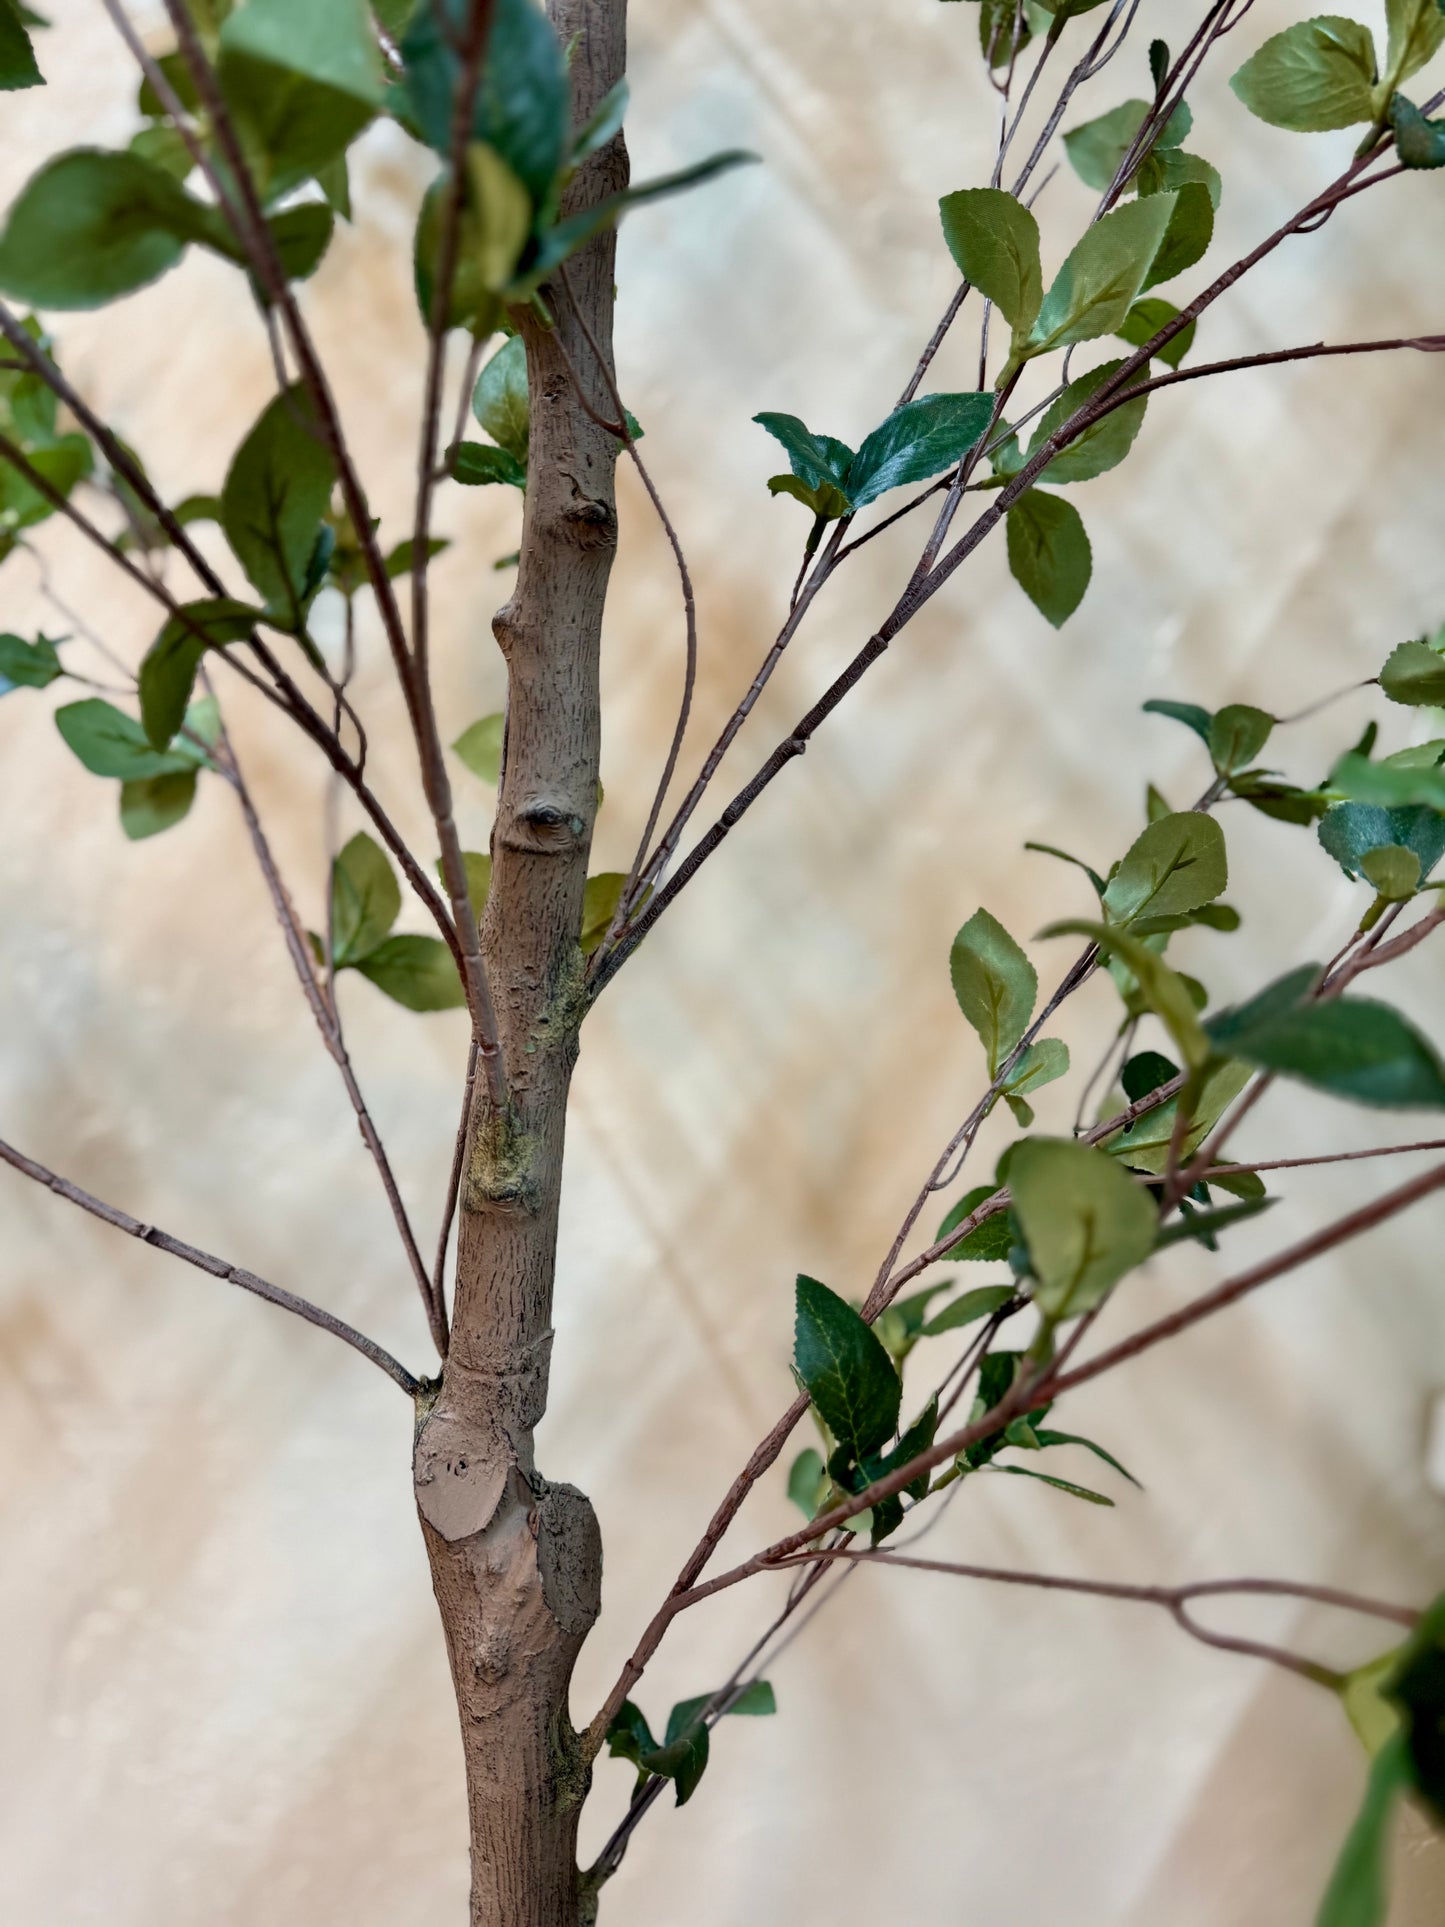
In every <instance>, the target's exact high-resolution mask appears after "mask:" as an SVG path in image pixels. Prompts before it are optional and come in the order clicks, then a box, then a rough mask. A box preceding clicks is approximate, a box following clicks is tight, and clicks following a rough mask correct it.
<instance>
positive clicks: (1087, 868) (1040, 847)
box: [1024, 838, 1104, 897]
mask: <svg viewBox="0 0 1445 1927" xmlns="http://www.w3.org/2000/svg"><path fill="white" fill-rule="evenodd" d="M1024 848H1025V849H1026V850H1037V851H1038V853H1039V855H1040V856H1052V857H1057V858H1058V860H1059V862H1060V863H1069V864H1072V865H1073V867H1074V868H1075V869H1076V870H1082V871H1083V873H1084V875H1085V876H1086V877H1087V878H1088V879H1089V881H1090V883H1092V884H1093V886H1094V893H1095V895H1096V896H1100V897H1102V896H1103V894H1104V879H1103V878H1102V877H1101V876H1100V875H1099V872H1098V871H1097V870H1096V869H1095V868H1094V866H1093V865H1092V864H1091V863H1085V862H1084V860H1083V858H1082V857H1077V856H1070V854H1069V852H1068V851H1067V850H1061V849H1060V848H1059V847H1058V845H1057V844H1055V843H1035V842H1034V841H1033V840H1032V838H1030V840H1029V841H1028V842H1027V843H1025V844H1024Z"/></svg>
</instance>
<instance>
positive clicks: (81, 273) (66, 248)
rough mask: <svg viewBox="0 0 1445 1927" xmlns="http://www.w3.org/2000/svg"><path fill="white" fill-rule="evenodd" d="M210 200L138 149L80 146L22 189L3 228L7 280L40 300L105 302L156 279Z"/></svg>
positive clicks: (43, 304) (0, 262) (3, 282)
mask: <svg viewBox="0 0 1445 1927" xmlns="http://www.w3.org/2000/svg"><path fill="white" fill-rule="evenodd" d="M204 226H205V220H204V210H203V209H201V208H200V207H199V206H198V204H197V203H196V202H194V201H192V200H191V198H190V197H189V195H187V193H186V192H185V190H184V188H182V187H181V186H180V184H179V182H177V181H176V180H175V178H174V177H173V176H172V175H170V174H168V173H167V172H166V171H165V169H164V168H162V167H156V166H154V165H153V164H152V163H151V162H149V161H145V160H142V159H141V157H140V156H139V155H138V154H110V153H105V152H103V151H101V150H100V149H98V148H88V147H80V148H75V149H74V150H72V151H71V152H70V153H68V154H61V155H58V156H57V157H56V159H54V160H53V161H47V162H46V163H45V165H44V166H43V167H42V168H41V169H40V170H39V172H38V173H36V174H33V175H32V176H31V177H30V179H29V181H28V182H27V183H26V185H25V186H24V187H23V188H22V189H21V191H20V196H19V199H18V200H17V201H15V203H14V204H13V205H12V207H11V209H10V215H9V219H8V220H7V222H6V225H5V232H4V234H3V235H0V288H4V289H5V291H6V293H8V294H12V295H17V296H18V297H19V298H20V299H21V300H23V301H27V302H30V303H32V304H33V305H34V306H35V307H37V308H100V307H103V306H104V305H105V303H106V302H108V301H114V300H116V299H117V298H118V297H119V296H120V295H124V294H130V293H132V292H133V291H134V290H135V289H136V288H143V287H145V286H146V285H147V284H148V283H149V282H152V281H156V280H159V278H160V276H161V275H163V274H164V273H165V272H166V271H167V269H169V268H173V267H174V266H175V265H176V263H177V262H178V261H179V260H180V258H181V256H182V254H184V253H185V249H186V243H187V241H190V240H196V239H199V238H201V233H202V230H203V228H204Z"/></svg>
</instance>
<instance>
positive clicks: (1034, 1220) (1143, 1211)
mask: <svg viewBox="0 0 1445 1927" xmlns="http://www.w3.org/2000/svg"><path fill="white" fill-rule="evenodd" d="M1009 1185H1010V1188H1011V1189H1012V1191H1013V1209H1014V1214H1015V1216H1016V1217H1017V1218H1018V1221H1019V1223H1020V1225H1021V1226H1022V1227H1023V1233H1024V1237H1025V1240H1026V1242H1027V1244H1028V1250H1029V1262H1030V1264H1031V1266H1032V1268H1033V1273H1034V1277H1035V1279H1036V1280H1037V1283H1036V1284H1035V1287H1034V1301H1035V1303H1036V1304H1037V1305H1038V1306H1039V1307H1040V1309H1041V1310H1042V1311H1043V1312H1044V1313H1045V1314H1046V1315H1047V1316H1048V1317H1049V1318H1051V1319H1062V1318H1076V1317H1078V1316H1079V1315H1080V1314H1081V1313H1083V1312H1086V1311H1091V1310H1092V1309H1093V1307H1094V1306H1095V1305H1097V1304H1100V1303H1101V1302H1102V1301H1103V1299H1104V1298H1105V1297H1106V1296H1107V1294H1108V1292H1109V1291H1110V1290H1111V1289H1112V1287H1113V1286H1114V1285H1115V1284H1116V1283H1117V1282H1118V1280H1119V1279H1120V1278H1122V1277H1123V1276H1124V1274H1125V1273H1126V1272H1128V1271H1132V1270H1133V1268H1134V1266H1135V1265H1137V1264H1142V1262H1143V1261H1144V1259H1145V1258H1147V1257H1148V1255H1149V1253H1150V1252H1151V1251H1152V1250H1153V1248H1154V1233H1155V1229H1156V1226H1157V1223H1158V1214H1157V1212H1156V1211H1155V1208H1154V1202H1153V1200H1152V1198H1151V1197H1150V1196H1149V1193H1148V1192H1147V1191H1146V1190H1145V1188H1144V1187H1143V1185H1141V1184H1139V1183H1137V1182H1136V1181H1135V1180H1134V1179H1133V1178H1132V1177H1130V1176H1129V1174H1128V1172H1127V1171H1126V1170H1124V1169H1123V1168H1122V1167H1121V1166H1120V1165H1119V1164H1118V1163H1116V1162H1115V1160H1114V1159H1113V1158H1110V1157H1107V1156H1106V1155H1105V1154H1104V1153H1103V1152H1102V1151H1097V1150H1094V1149H1093V1148H1092V1147H1091V1146H1089V1145H1086V1144H1081V1143H1079V1142H1078V1141H1077V1140H1076V1139H1073V1138H1027V1139H1025V1140H1024V1142H1023V1143H1022V1144H1020V1145H1019V1146H1018V1148H1017V1149H1016V1151H1015V1152H1014V1155H1013V1157H1012V1159H1011V1160H1010V1163H1009Z"/></svg>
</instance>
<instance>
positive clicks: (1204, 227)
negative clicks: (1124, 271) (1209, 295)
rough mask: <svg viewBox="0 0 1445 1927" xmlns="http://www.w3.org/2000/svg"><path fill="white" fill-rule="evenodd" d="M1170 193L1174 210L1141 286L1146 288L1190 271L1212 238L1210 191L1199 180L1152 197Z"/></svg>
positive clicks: (1162, 196) (1162, 190)
mask: <svg viewBox="0 0 1445 1927" xmlns="http://www.w3.org/2000/svg"><path fill="white" fill-rule="evenodd" d="M1171 192H1172V195H1173V202H1174V207H1173V211H1172V213H1171V214H1170V216H1169V225H1168V226H1167V227H1166V228H1165V230H1164V239H1163V240H1162V241H1161V242H1160V243H1159V249H1158V252H1157V253H1156V254H1155V256H1154V259H1153V261H1152V262H1151V263H1150V265H1149V270H1148V272H1147V273H1146V275H1145V276H1144V280H1143V283H1142V284H1141V285H1142V287H1143V288H1145V289H1147V288H1155V287H1158V286H1159V285H1160V283H1161V282H1164V281H1172V280H1173V279H1174V277H1175V275H1176V274H1183V272H1184V270H1185V269H1186V268H1192V267H1193V266H1194V264H1195V262H1196V261H1200V260H1202V259H1203V258H1204V256H1205V255H1206V254H1207V253H1208V252H1209V244H1210V242H1211V241H1212V240H1213V239H1214V198H1213V196H1212V194H1211V193H1210V190H1209V188H1208V187H1207V186H1205V184H1204V183H1203V182H1201V181H1182V182H1181V183H1180V185H1179V186H1178V187H1177V188H1174V189H1172V190H1164V189H1161V190H1160V192H1159V194H1158V195H1157V197H1155V198H1157V199H1159V200H1161V201H1162V200H1164V199H1166V198H1168V195H1169V194H1170V193H1171ZM1145 205H1146V206H1148V205H1149V203H1148V202H1146V203H1145Z"/></svg>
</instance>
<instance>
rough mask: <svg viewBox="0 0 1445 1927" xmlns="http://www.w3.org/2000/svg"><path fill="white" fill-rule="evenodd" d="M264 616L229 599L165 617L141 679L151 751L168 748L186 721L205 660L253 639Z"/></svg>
mask: <svg viewBox="0 0 1445 1927" xmlns="http://www.w3.org/2000/svg"><path fill="white" fill-rule="evenodd" d="M260 613H261V612H260V610H259V609H253V608H251V607H250V605H249V604H247V603H245V602H236V601H234V600H233V599H232V598H231V597H230V596H207V597H205V598H204V599H203V600H201V601H199V602H187V603H183V604H182V606H181V608H180V609H179V610H178V611H177V613H176V614H175V615H173V616H168V617H167V618H166V621H165V624H164V626H163V627H162V629H161V632H160V634H159V635H158V636H157V637H156V639H155V641H154V642H153V643H152V644H151V646H150V648H149V649H148V650H147V651H146V653H145V656H144V658H143V659H142V661H141V666H140V676H139V679H138V682H139V695H140V713H141V721H142V723H144V725H145V732H146V735H147V736H148V737H149V738H150V743H151V747H152V748H153V749H164V748H165V746H166V744H167V743H169V742H170V740H171V738H172V737H173V736H174V735H175V733H176V731H177V730H178V729H179V728H180V726H181V724H182V722H183V721H184V720H185V714H186V709H187V706H188V705H189V703H190V700H191V691H192V689H193V688H194V686H195V681H196V670H197V668H198V667H199V666H200V661H201V657H202V656H204V655H205V653H206V651H207V650H208V649H219V648H222V647H223V646H224V645H225V644H226V643H228V642H240V641H242V640H243V639H244V638H245V637H246V636H249V635H250V634H251V633H252V631H253V630H254V629H255V627H256V621H257V618H258V617H259V615H260Z"/></svg>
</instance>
